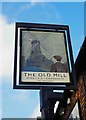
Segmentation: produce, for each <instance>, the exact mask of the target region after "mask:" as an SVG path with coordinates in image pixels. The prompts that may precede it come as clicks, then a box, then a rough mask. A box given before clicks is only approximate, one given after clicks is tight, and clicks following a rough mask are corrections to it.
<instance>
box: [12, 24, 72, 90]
mask: <svg viewBox="0 0 86 120" xmlns="http://www.w3.org/2000/svg"><path fill="white" fill-rule="evenodd" d="M67 30H68V26H67V25H50V24H35V23H16V31H15V33H16V35H15V63H14V88H15V87H16V86H22V87H23V88H25V87H26V86H28V88H31V87H32V88H36V87H37V88H40V87H41V86H46V85H48V86H53V87H54V86H57V85H65V84H70V83H71V79H70V70H71V60H70V59H69V58H70V50H69V42H68V35H67V32H68V31H67ZM69 63H70V64H69Z"/></svg>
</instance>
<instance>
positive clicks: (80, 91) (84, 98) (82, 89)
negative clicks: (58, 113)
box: [62, 74, 86, 120]
mask: <svg viewBox="0 0 86 120" xmlns="http://www.w3.org/2000/svg"><path fill="white" fill-rule="evenodd" d="M85 82H86V74H82V75H80V77H79V81H78V83H77V90H76V91H74V92H73V93H72V95H71V98H70V104H69V105H67V106H66V108H65V112H64V114H63V116H62V120H68V118H69V116H70V114H71V112H72V110H73V108H74V106H75V104H76V102H79V112H80V120H86V86H85Z"/></svg>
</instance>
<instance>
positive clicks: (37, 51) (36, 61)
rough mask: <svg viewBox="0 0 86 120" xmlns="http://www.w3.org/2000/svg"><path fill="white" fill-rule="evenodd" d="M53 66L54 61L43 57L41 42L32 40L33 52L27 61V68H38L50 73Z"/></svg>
mask: <svg viewBox="0 0 86 120" xmlns="http://www.w3.org/2000/svg"><path fill="white" fill-rule="evenodd" d="M52 64H53V62H52V60H49V59H47V58H46V56H45V55H43V53H42V51H41V48H40V41H39V40H36V39H35V40H32V41H31V52H30V55H29V57H28V59H27V60H26V66H27V67H29V68H31V67H32V68H38V69H40V70H43V71H49V70H50V67H51V65H52Z"/></svg>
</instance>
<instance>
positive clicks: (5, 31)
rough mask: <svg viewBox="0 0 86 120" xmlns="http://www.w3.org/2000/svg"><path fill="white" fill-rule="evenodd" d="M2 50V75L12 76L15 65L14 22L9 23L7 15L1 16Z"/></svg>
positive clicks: (0, 54) (0, 59)
mask: <svg viewBox="0 0 86 120" xmlns="http://www.w3.org/2000/svg"><path fill="white" fill-rule="evenodd" d="M0 27H1V28H0V29H1V30H0V31H1V35H0V36H1V41H0V43H1V46H0V48H1V50H0V62H1V63H0V66H1V67H0V69H1V70H0V71H1V72H0V77H1V76H2V77H3V76H4V77H11V75H12V69H13V68H12V67H13V56H14V54H13V49H14V46H13V45H14V38H15V37H14V35H15V33H14V24H9V23H8V22H7V20H6V17H5V16H0Z"/></svg>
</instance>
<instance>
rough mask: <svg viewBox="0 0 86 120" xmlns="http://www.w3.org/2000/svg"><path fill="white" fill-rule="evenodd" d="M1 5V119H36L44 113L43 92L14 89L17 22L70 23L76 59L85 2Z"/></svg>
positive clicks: (82, 30)
mask: <svg viewBox="0 0 86 120" xmlns="http://www.w3.org/2000/svg"><path fill="white" fill-rule="evenodd" d="M1 6H2V10H1V11H0V27H1V29H0V35H1V41H0V42H1V44H0V45H1V46H0V48H1V50H0V54H1V55H0V61H1V62H0V66H1V68H0V69H1V70H0V95H1V96H0V118H31V117H32V118H33V117H34V118H35V117H37V116H40V96H39V91H37V90H16V89H15V90H14V89H13V65H14V43H15V22H30V23H46V24H47V23H49V24H63V25H69V28H70V36H71V43H72V49H73V56H74V61H75V60H76V58H77V55H78V53H79V50H80V47H81V45H82V43H83V40H84V2H36V1H35V0H32V1H30V2H21V1H20V2H6V1H5V0H3V1H2V2H1V3H0V7H1ZM1 83H2V86H1ZM1 98H2V100H1ZM1 105H2V106H1ZM1 111H2V117H1Z"/></svg>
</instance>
